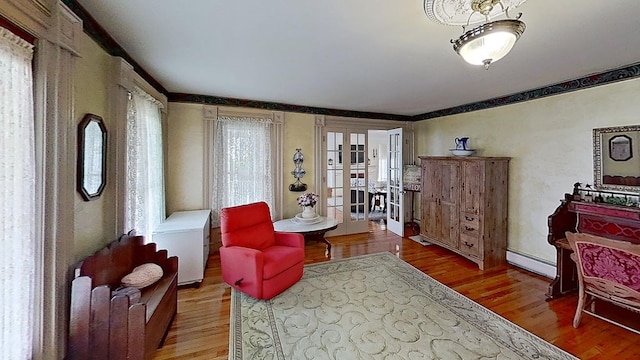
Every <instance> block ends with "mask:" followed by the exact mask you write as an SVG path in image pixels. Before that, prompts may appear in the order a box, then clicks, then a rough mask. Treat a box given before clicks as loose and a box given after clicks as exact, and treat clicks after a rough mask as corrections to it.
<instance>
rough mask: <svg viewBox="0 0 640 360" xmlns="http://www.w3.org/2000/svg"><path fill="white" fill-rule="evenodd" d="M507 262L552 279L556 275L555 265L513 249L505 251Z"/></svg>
mask: <svg viewBox="0 0 640 360" xmlns="http://www.w3.org/2000/svg"><path fill="white" fill-rule="evenodd" d="M507 262H508V263H509V264H511V265H514V266H517V267H520V268H523V269H525V270H527V271H531V272H533V273H536V274H538V275H542V276H545V277H548V278H549V279H553V278H555V277H556V267H555V266H554V265H550V264H547V263H545V262H542V261H540V260H538V259H533V258H530V257H528V256H524V255H521V254H518V253H515V252H513V251H507Z"/></svg>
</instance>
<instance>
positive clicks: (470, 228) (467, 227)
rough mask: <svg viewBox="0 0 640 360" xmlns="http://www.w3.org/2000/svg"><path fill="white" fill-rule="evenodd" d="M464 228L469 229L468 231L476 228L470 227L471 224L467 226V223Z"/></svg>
mask: <svg viewBox="0 0 640 360" xmlns="http://www.w3.org/2000/svg"><path fill="white" fill-rule="evenodd" d="M464 229H465V230H467V231H473V230H475V228H472V227H469V226H467V225H465V226H464Z"/></svg>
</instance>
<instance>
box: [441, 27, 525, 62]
mask: <svg viewBox="0 0 640 360" xmlns="http://www.w3.org/2000/svg"><path fill="white" fill-rule="evenodd" d="M524 30H525V25H524V23H523V22H522V21H520V20H512V19H508V20H498V21H494V22H490V23H486V24H483V25H480V26H478V27H476V28H473V29H472V30H469V31H467V32H466V33H464V34H463V35H462V36H461V37H460V38H459V39H458V40H456V41H455V42H454V44H453V49H454V50H455V51H456V52H457V53H458V54H459V55H460V56H462V58H463V59H464V60H465V61H466V62H468V63H469V64H472V65H484V66H485V67H487V68H488V67H489V64H491V63H493V62H496V61H498V60H500V59H502V58H503V57H504V56H505V55H507V54H508V53H509V51H511V49H512V48H513V45H515V43H516V41H518V39H519V38H520V35H522V33H523V32H524Z"/></svg>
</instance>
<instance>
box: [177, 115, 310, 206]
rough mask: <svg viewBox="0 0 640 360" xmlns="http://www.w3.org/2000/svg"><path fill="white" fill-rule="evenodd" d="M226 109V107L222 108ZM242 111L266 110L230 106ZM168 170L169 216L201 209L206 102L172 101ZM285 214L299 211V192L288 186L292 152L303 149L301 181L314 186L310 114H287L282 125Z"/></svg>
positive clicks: (292, 166) (202, 202)
mask: <svg viewBox="0 0 640 360" xmlns="http://www.w3.org/2000/svg"><path fill="white" fill-rule="evenodd" d="M221 109H224V108H221ZM228 109H229V110H235V111H241V112H243V113H251V112H262V113H264V110H256V109H248V108H228ZM167 123H168V125H167V171H166V180H165V183H166V202H167V215H169V214H171V213H173V212H174V211H181V210H194V209H202V208H203V207H204V204H205V200H204V198H203V193H204V191H203V176H204V173H203V171H204V166H203V163H204V132H205V128H204V120H203V105H201V104H186V103H169V116H168V121H167ZM283 133H284V136H283V137H284V139H283V155H282V156H283V159H282V164H283V174H282V179H283V188H282V193H283V199H282V201H283V214H284V217H292V216H294V215H295V214H296V213H298V212H300V208H299V207H298V205H297V203H296V199H297V197H298V196H299V195H300V193H297V192H291V191H289V185H290V184H292V183H293V182H294V181H295V179H294V178H293V175H291V171H292V170H293V169H294V165H293V160H292V159H293V154H294V152H295V151H296V149H298V148H299V149H302V154H303V155H304V163H303V166H302V168H303V169H305V170H306V172H307V173H306V175H305V176H304V177H303V178H302V182H304V183H306V184H307V186H308V190H307V191H315V189H314V183H313V181H314V176H315V175H314V166H315V161H314V147H313V146H314V116H313V115H310V114H300V113H285V116H284V124H283Z"/></svg>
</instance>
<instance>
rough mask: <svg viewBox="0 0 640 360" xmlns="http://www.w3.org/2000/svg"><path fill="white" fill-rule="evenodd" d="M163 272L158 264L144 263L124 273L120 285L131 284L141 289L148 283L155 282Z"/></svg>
mask: <svg viewBox="0 0 640 360" xmlns="http://www.w3.org/2000/svg"><path fill="white" fill-rule="evenodd" d="M163 274H164V272H163V271H162V268H161V267H160V265H158V264H154V263H146V264H142V265H140V266H137V267H136V268H135V269H133V271H132V272H131V273H129V274H127V275H125V276H124V277H123V278H122V280H121V281H120V282H121V283H122V286H131V287H134V288H138V289H142V288H145V287H147V286H149V285H153V284H154V283H156V282H157V281H158V280H160V278H162V275H163Z"/></svg>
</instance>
